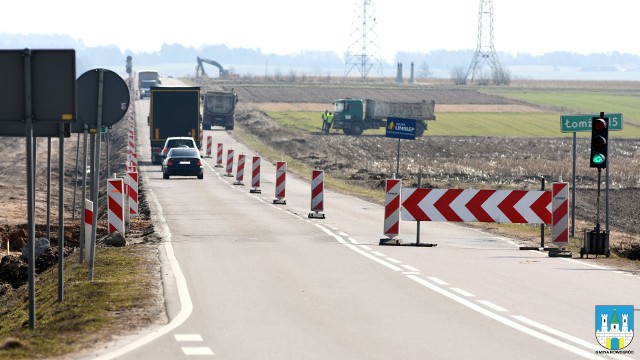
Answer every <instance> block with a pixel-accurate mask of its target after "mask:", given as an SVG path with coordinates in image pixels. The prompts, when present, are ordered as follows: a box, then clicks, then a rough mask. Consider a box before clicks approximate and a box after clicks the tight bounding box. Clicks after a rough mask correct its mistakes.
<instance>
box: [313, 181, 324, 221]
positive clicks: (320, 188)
mask: <svg viewBox="0 0 640 360" xmlns="http://www.w3.org/2000/svg"><path fill="white" fill-rule="evenodd" d="M311 211H312V212H310V213H309V218H315V219H324V218H325V216H324V213H322V211H324V171H322V170H313V172H312V174H311Z"/></svg>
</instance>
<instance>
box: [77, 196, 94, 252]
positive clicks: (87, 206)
mask: <svg viewBox="0 0 640 360" xmlns="http://www.w3.org/2000/svg"><path fill="white" fill-rule="evenodd" d="M83 226H84V239H82V241H83V243H82V244H80V254H81V255H84V259H87V260H89V254H90V253H91V234H92V232H91V231H92V230H93V201H91V200H87V199H85V200H84V224H83ZM83 246H84V249H83ZM84 259H80V262H81V263H82V262H84Z"/></svg>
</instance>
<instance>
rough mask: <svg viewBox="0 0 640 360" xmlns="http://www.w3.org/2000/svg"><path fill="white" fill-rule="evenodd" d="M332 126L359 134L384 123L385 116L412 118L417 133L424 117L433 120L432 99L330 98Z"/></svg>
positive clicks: (379, 126) (421, 131)
mask: <svg viewBox="0 0 640 360" xmlns="http://www.w3.org/2000/svg"><path fill="white" fill-rule="evenodd" d="M333 105H334V113H333V114H334V118H333V128H334V129H342V131H344V133H345V134H349V135H361V134H362V132H363V131H364V130H366V129H378V128H381V127H385V126H386V125H387V118H389V117H396V118H403V119H415V120H417V121H416V136H422V134H423V133H424V131H425V130H427V120H435V119H436V116H435V101H433V100H430V101H422V102H415V103H408V102H389V101H376V100H371V99H355V98H346V99H339V100H335V101H334V102H333Z"/></svg>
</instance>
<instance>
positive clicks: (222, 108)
mask: <svg viewBox="0 0 640 360" xmlns="http://www.w3.org/2000/svg"><path fill="white" fill-rule="evenodd" d="M235 105H236V95H235V94H234V93H232V92H224V91H208V92H207V93H206V94H205V95H204V108H205V111H207V112H209V113H213V114H230V113H232V112H233V110H234V108H235Z"/></svg>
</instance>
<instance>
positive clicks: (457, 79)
mask: <svg viewBox="0 0 640 360" xmlns="http://www.w3.org/2000/svg"><path fill="white" fill-rule="evenodd" d="M451 81H453V84H454V85H466V84H467V72H466V71H465V70H464V69H463V68H461V67H454V68H453V69H451Z"/></svg>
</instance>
